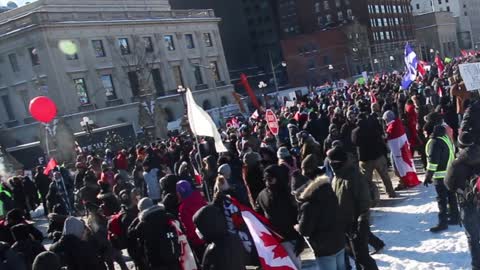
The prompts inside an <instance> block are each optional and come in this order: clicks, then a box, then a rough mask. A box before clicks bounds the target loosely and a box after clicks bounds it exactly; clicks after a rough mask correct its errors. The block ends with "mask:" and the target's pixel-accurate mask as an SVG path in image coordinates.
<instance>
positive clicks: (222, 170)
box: [177, 155, 246, 190]
mask: <svg viewBox="0 0 480 270" xmlns="http://www.w3.org/2000/svg"><path fill="white" fill-rule="evenodd" d="M245 156H246V155H245ZM217 172H218V174H221V175H223V177H225V178H227V179H229V178H230V176H231V175H232V169H231V168H230V165H228V164H223V165H220V167H218V171H217ZM177 190H178V186H177Z"/></svg>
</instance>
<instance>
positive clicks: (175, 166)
mask: <svg viewBox="0 0 480 270" xmlns="http://www.w3.org/2000/svg"><path fill="white" fill-rule="evenodd" d="M475 59H476V58H475V57H474V56H471V57H462V58H457V59H455V60H453V61H452V62H451V63H449V64H447V65H446V66H445V70H443V71H441V72H440V73H439V71H438V69H437V67H436V65H435V64H433V65H432V66H431V69H430V71H429V72H428V73H427V74H426V75H425V76H423V77H421V78H420V79H418V80H417V81H416V82H414V83H412V84H411V86H410V87H409V89H401V87H400V85H401V80H402V77H401V74H398V73H396V72H391V73H383V74H376V75H373V76H372V77H371V78H370V79H369V80H368V81H367V82H365V83H362V84H359V83H353V84H351V85H350V86H345V87H344V88H342V89H334V90H333V91H331V92H321V93H316V92H315V91H312V93H309V94H308V95H306V96H303V97H298V98H297V100H295V105H294V106H290V107H281V108H278V109H276V111H275V112H276V115H277V116H278V118H279V133H278V135H274V134H273V133H272V132H271V131H270V130H269V128H268V125H267V122H266V120H265V119H264V118H263V113H264V112H263V111H262V109H261V108H259V109H258V111H257V112H258V116H257V114H256V116H255V117H250V118H248V119H242V118H239V117H234V118H232V119H230V120H229V123H228V125H227V126H226V127H224V128H220V132H221V135H222V140H223V143H224V144H225V146H226V147H227V149H228V152H224V153H217V152H216V151H215V147H214V142H213V140H212V139H211V138H198V140H199V143H198V147H197V146H196V144H195V140H194V137H193V136H192V135H191V134H190V133H189V132H188V131H185V132H184V133H181V134H176V135H175V136H172V137H170V138H168V139H167V140H160V139H159V140H157V141H154V142H151V143H150V144H149V145H141V144H139V145H136V146H135V147H131V148H129V149H122V150H120V151H116V152H113V151H110V150H108V149H107V150H106V151H104V152H102V153H100V152H98V151H96V152H79V153H78V156H77V159H76V163H75V166H74V168H67V167H64V166H56V167H55V168H53V169H51V170H48V172H45V170H44V168H43V167H38V168H37V170H36V174H35V175H34V177H33V179H30V178H29V177H27V176H15V177H11V178H10V179H8V181H5V182H3V183H1V185H0V202H1V204H0V208H2V209H1V210H2V211H4V212H3V214H4V219H3V220H2V221H0V241H1V243H0V258H1V260H0V269H8V270H13V269H15V270H23V269H33V270H59V269H62V267H66V269H68V270H84V269H88V270H103V269H109V270H114V269H115V265H116V264H117V265H118V267H120V269H122V270H126V269H128V267H127V263H126V261H125V258H124V256H123V255H122V251H124V250H127V253H128V255H129V257H130V258H131V260H132V261H133V263H134V265H135V267H136V269H141V270H162V269H165V270H166V269H169V270H175V269H179V270H180V269H182V270H184V269H192V270H193V269H205V270H225V269H235V270H236V269H238V270H240V269H242V270H243V269H246V266H247V265H251V266H260V265H261V264H260V262H259V259H258V256H256V254H255V252H251V251H248V250H247V248H246V247H245V245H242V240H243V239H240V238H239V236H238V234H235V233H232V228H231V226H233V225H231V223H233V224H234V225H235V226H241V224H238V223H241V221H239V220H233V222H229V221H228V220H231V219H229V218H230V217H229V216H228V215H227V211H225V208H224V207H225V203H226V201H228V200H231V199H235V200H236V201H238V202H239V203H241V204H242V205H244V206H245V207H248V208H251V209H253V210H254V211H255V212H256V213H258V214H259V215H261V216H263V217H265V218H266V220H267V222H268V223H269V226H270V227H271V228H272V230H274V231H275V233H276V234H277V235H278V236H279V237H280V238H281V239H282V247H283V248H284V250H285V252H286V254H287V255H286V256H289V257H290V258H291V260H292V262H293V263H294V264H295V266H296V267H297V269H301V267H302V266H301V265H302V262H301V259H300V254H301V253H302V252H303V251H304V249H306V248H309V249H311V250H312V251H313V253H314V255H315V258H316V266H317V269H321V270H343V269H352V268H354V267H355V268H356V269H364V270H375V269H378V267H377V264H376V262H375V260H374V259H373V258H372V252H371V251H370V250H369V246H372V248H373V253H376V252H380V251H381V250H382V249H383V248H384V247H385V245H386V244H387V245H388V243H384V242H383V241H382V240H381V239H379V238H378V237H377V236H375V235H374V234H373V233H372V232H371V231H370V217H369V216H370V209H371V208H372V207H374V206H375V205H377V203H378V202H379V198H380V191H379V189H378V187H377V185H376V184H375V183H374V181H373V180H372V178H373V176H374V172H377V174H378V175H379V176H380V178H381V180H382V182H383V185H384V188H383V190H384V192H385V193H386V196H388V197H390V198H395V197H397V196H399V195H398V191H399V190H403V189H407V188H410V187H413V186H415V185H417V184H418V180H416V179H417V177H416V175H415V165H414V164H412V162H413V161H412V160H413V159H412V157H413V156H414V155H415V154H418V156H419V157H420V161H421V162H420V163H419V164H418V165H419V166H421V167H423V169H424V170H425V172H426V177H425V181H424V185H426V186H428V185H429V184H433V185H434V186H435V190H436V192H437V195H438V196H437V202H438V208H439V215H438V224H432V228H431V231H432V232H434V233H435V232H440V231H444V230H446V229H448V226H449V225H457V224H459V223H460V213H463V214H464V215H463V216H466V217H467V219H466V220H465V219H463V220H462V222H463V223H464V226H465V229H466V231H467V235H468V240H469V247H470V250H471V253H472V267H473V269H480V246H479V239H480V232H479V229H478V228H479V224H478V223H479V222H478V220H479V219H478V204H477V199H476V196H477V195H476V194H477V193H478V192H477V190H480V189H478V187H477V186H476V182H475V183H473V184H472V183H471V182H472V176H473V175H476V173H477V171H478V169H479V168H480V167H479V166H477V165H478V163H479V162H480V161H479V160H478V159H479V157H480V154H478V147H480V142H479V139H478V138H480V136H478V135H480V133H479V132H480V128H479V126H480V124H479V122H480V120H479V118H478V117H480V113H479V106H480V105H479V103H478V95H477V94H476V93H475V92H468V91H467V90H466V89H465V85H464V83H463V82H462V79H461V76H460V74H459V70H458V65H459V64H460V63H463V62H467V61H475ZM477 115H478V117H477V118H476V117H475V116H477ZM462 120H463V124H462V128H460V124H461V123H462ZM402 134H406V137H407V138H408V143H405V144H395V143H387V141H388V140H390V141H395V140H396V139H398V138H400V135H402ZM396 147H398V149H396ZM394 148H395V149H394ZM456 155H457V156H458V158H455V156H456ZM399 160H402V162H403V163H405V164H407V165H408V164H410V165H409V166H410V167H411V168H413V171H412V170H411V171H409V172H408V173H406V174H405V173H403V171H404V167H405V166H406V165H404V164H403V163H402V164H400V163H399ZM450 167H452V168H454V169H452V170H450V169H449V168H450ZM391 172H393V173H391ZM393 175H397V176H398V177H399V184H398V185H397V186H396V187H394V185H393V183H392V177H393ZM469 181H470V182H469ZM472 185H473V188H472ZM469 188H470V189H469ZM467 191H468V192H467ZM460 192H461V194H464V195H465V196H462V198H463V200H461V201H459V204H457V198H456V197H457V196H458V194H460ZM40 205H42V206H43V209H44V214H45V215H46V216H47V217H48V230H47V234H46V235H43V234H42V232H40V231H39V230H38V229H37V228H36V227H35V225H34V224H33V223H32V222H31V220H30V219H31V218H30V211H31V210H34V209H36V208H37V206H40ZM47 242H48V243H52V244H51V245H49V246H48V248H45V247H44V245H42V243H47ZM47 249H48V251H47ZM349 258H353V260H354V262H355V265H351V263H350V259H349Z"/></svg>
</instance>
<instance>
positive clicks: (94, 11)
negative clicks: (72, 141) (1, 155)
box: [0, 0, 233, 147]
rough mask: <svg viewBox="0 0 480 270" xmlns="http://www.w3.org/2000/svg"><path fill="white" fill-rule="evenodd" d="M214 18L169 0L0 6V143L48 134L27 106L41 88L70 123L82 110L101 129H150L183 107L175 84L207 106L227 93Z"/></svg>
mask: <svg viewBox="0 0 480 270" xmlns="http://www.w3.org/2000/svg"><path fill="white" fill-rule="evenodd" d="M219 21H220V19H219V18H217V17H215V15H214V13H213V11H212V10H188V11H182V10H172V9H171V7H170V5H169V3H168V1H167V0H147V1H140V2H139V1H134V0H128V1H127V0H126V1H122V2H121V4H119V2H118V1H115V0H82V1H80V3H79V4H77V5H72V1H69V0H38V1H36V2H34V3H31V4H28V5H26V6H23V7H20V8H17V9H14V10H10V11H8V12H5V13H2V14H0V40H1V42H0V123H2V129H1V132H2V135H1V136H0V137H1V139H0V143H1V144H3V145H4V146H5V147H11V146H15V145H19V144H25V143H30V142H35V141H41V142H42V143H43V139H44V137H42V136H49V135H45V134H46V132H45V128H44V126H43V125H41V124H40V123H38V122H36V121H34V120H33V119H32V118H31V117H30V114H29V110H28V106H29V102H30V100H31V99H32V98H34V97H36V96H40V95H45V96H49V97H50V98H52V99H53V100H54V101H55V103H56V105H57V107H58V123H59V124H62V125H65V126H66V127H67V129H68V130H69V131H70V133H77V132H81V131H82V129H83V128H82V126H81V122H82V119H84V117H89V119H91V120H93V121H94V123H95V126H96V127H98V128H103V129H105V128H108V126H111V125H124V124H131V125H132V127H133V129H134V130H135V131H139V130H141V129H142V128H148V127H155V128H156V130H155V131H157V128H160V127H158V125H160V126H165V127H166V122H170V121H174V120H176V119H178V118H181V117H182V116H183V114H184V103H183V101H182V96H181V95H180V94H179V93H177V88H178V86H179V85H182V86H184V87H189V88H191V89H192V91H193V93H194V96H195V98H196V100H197V103H198V104H200V105H202V106H203V107H204V108H205V109H210V108H212V107H219V106H221V105H226V104H229V103H231V101H233V97H232V91H233V86H232V85H231V84H230V83H229V82H230V77H229V73H228V68H227V63H226V59H225V56H224V53H223V46H222V42H221V38H220V33H219V29H218V23H219ZM149 118H150V119H149ZM163 133H164V132H163ZM47 134H50V136H54V135H55V134H54V132H49V133H48V132H47ZM156 134H157V135H158V136H161V135H165V134H158V133H156Z"/></svg>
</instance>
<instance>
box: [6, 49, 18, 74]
mask: <svg viewBox="0 0 480 270" xmlns="http://www.w3.org/2000/svg"><path fill="white" fill-rule="evenodd" d="M8 61H9V62H10V66H11V67H12V70H13V72H19V71H20V66H19V65H18V60H17V55H16V54H14V53H11V54H9V55H8Z"/></svg>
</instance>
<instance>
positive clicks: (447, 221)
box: [424, 125, 459, 233]
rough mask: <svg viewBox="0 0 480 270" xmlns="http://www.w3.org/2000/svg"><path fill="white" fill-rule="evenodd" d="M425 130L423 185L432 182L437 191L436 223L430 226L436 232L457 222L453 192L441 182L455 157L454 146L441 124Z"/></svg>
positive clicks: (457, 215)
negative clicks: (425, 157)
mask: <svg viewBox="0 0 480 270" xmlns="http://www.w3.org/2000/svg"><path fill="white" fill-rule="evenodd" d="M426 132H427V134H428V135H429V138H430V139H429V140H428V142H427V145H426V147H425V152H426V153H427V161H428V164H427V172H426V175H425V181H424V185H425V186H426V187H428V185H429V184H432V183H433V185H434V186H435V191H436V192H437V203H438V210H439V213H438V224H437V225H436V226H435V227H432V228H430V231H431V232H434V233H436V232H440V231H443V230H446V229H448V225H458V224H459V214H458V213H459V212H458V205H457V199H456V196H455V192H452V191H449V190H448V189H447V187H446V186H445V183H444V182H443V179H444V178H445V176H446V174H447V170H448V168H449V167H450V165H451V164H452V162H453V160H454V159H455V146H454V145H453V143H452V141H451V140H450V138H449V137H448V135H447V133H446V129H445V127H444V126H442V125H436V126H434V127H433V130H431V133H430V132H429V131H426ZM447 206H448V207H447Z"/></svg>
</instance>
